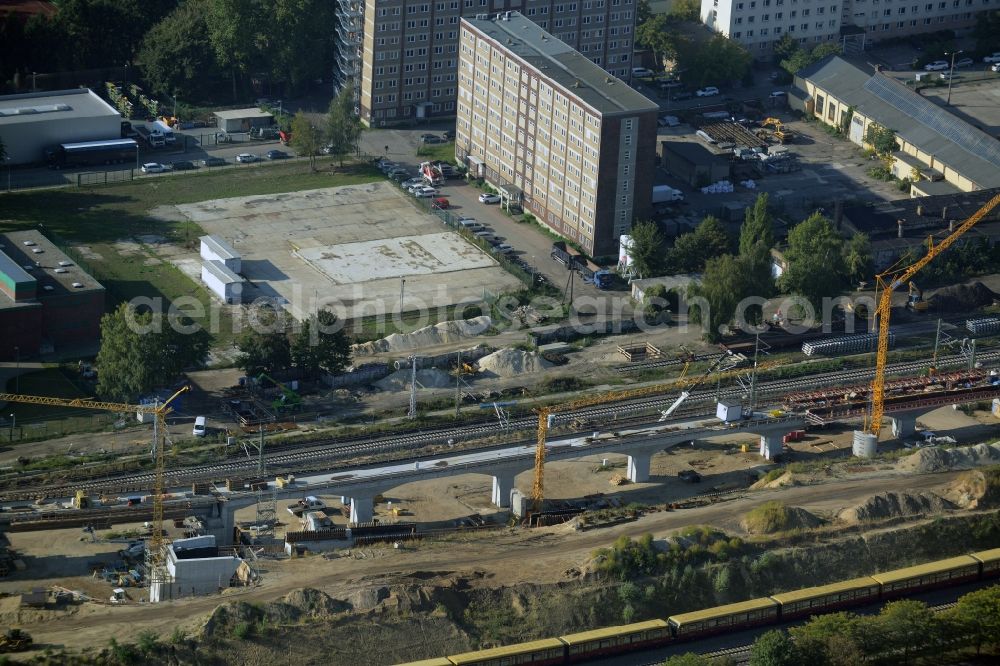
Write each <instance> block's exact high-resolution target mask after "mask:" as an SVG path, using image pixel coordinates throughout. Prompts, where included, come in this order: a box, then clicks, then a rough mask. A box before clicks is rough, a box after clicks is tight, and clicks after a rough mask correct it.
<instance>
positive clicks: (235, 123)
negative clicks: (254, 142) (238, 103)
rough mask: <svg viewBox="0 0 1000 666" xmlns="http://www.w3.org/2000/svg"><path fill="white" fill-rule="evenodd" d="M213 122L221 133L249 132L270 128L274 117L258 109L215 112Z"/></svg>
mask: <svg viewBox="0 0 1000 666" xmlns="http://www.w3.org/2000/svg"><path fill="white" fill-rule="evenodd" d="M215 122H216V124H217V125H218V128H219V129H220V130H222V131H223V132H249V131H250V130H252V129H253V128H254V127H270V126H271V125H273V124H274V116H273V115H271V114H270V113H268V112H267V111H262V110H261V109H258V108H252V109H230V110H229V111H216V112H215Z"/></svg>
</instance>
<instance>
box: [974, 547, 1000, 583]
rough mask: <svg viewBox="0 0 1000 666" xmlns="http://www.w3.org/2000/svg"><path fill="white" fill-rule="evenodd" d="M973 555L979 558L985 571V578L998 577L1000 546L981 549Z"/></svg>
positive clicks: (999, 571)
mask: <svg viewBox="0 0 1000 666" xmlns="http://www.w3.org/2000/svg"><path fill="white" fill-rule="evenodd" d="M972 557H974V558H976V559H977V560H979V563H980V565H981V567H982V571H983V578H996V577H998V576H1000V548H993V549H990V550H981V551H979V552H978V553H973V554H972Z"/></svg>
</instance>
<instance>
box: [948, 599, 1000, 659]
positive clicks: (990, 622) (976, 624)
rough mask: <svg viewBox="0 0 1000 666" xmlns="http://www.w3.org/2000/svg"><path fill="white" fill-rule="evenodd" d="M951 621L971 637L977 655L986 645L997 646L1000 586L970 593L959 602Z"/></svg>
mask: <svg viewBox="0 0 1000 666" xmlns="http://www.w3.org/2000/svg"><path fill="white" fill-rule="evenodd" d="M949 619H950V620H952V621H954V622H956V623H957V624H958V625H959V627H960V628H961V631H963V632H964V633H965V635H967V636H969V638H970V639H971V640H972V644H973V645H975V646H976V653H977V654H978V653H979V652H980V650H982V648H983V646H984V645H987V646H988V645H997V644H998V643H1000V586H998V585H994V586H993V587H988V588H985V589H982V590H976V591H975V592H969V593H968V594H966V595H965V596H963V597H962V598H961V599H959V600H958V603H957V604H956V605H955V607H954V608H953V609H952V610H951V613H950V614H949Z"/></svg>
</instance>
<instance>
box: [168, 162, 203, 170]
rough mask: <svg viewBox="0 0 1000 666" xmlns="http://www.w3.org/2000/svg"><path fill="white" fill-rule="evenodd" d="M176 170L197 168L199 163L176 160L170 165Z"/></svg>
mask: <svg viewBox="0 0 1000 666" xmlns="http://www.w3.org/2000/svg"><path fill="white" fill-rule="evenodd" d="M170 168H172V169H173V170H174V171H190V170H191V169H197V168H198V165H197V164H195V163H194V162H189V161H187V160H181V161H180V162H174V163H173V164H171V165H170Z"/></svg>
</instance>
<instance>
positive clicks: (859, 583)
mask: <svg viewBox="0 0 1000 666" xmlns="http://www.w3.org/2000/svg"><path fill="white" fill-rule="evenodd" d="M881 587H882V586H881V585H879V583H878V581H877V580H875V579H874V578H872V577H871V576H864V577H863V578H855V579H853V580H847V581H844V582H842V583H831V584H830V585H819V586H817V587H807V588H805V589H804V590H793V591H791V592H782V593H781V594H772V595H771V598H772V599H774V600H775V601H777V602H778V604H780V605H781V619H782V620H790V619H794V618H797V617H807V616H809V615H815V614H816V613H829V612H831V611H835V610H839V609H841V608H848V607H850V606H860V605H861V604H864V603H868V602H874V601H878V595H879V591H880V590H881Z"/></svg>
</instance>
